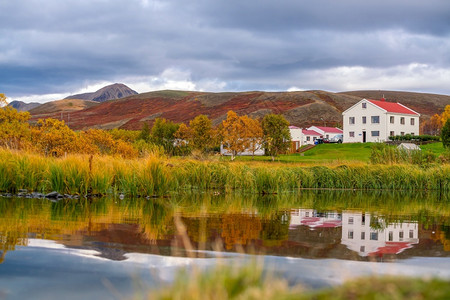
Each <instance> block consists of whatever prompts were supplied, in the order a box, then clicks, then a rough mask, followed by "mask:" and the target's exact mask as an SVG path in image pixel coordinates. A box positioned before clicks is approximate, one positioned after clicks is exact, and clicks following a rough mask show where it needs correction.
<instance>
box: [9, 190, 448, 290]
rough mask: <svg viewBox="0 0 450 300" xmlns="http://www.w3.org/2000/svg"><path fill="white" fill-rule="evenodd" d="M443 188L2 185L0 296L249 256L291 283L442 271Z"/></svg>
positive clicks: (102, 285) (161, 279)
mask: <svg viewBox="0 0 450 300" xmlns="http://www.w3.org/2000/svg"><path fill="white" fill-rule="evenodd" d="M449 203H450V202H449V199H448V195H446V194H439V193H414V194H411V193H401V192H379V191H369V192H360V191H320V190H319V191H297V192H292V193H286V194H281V195H264V196H261V195H252V194H247V195H239V194H235V195H234V194H227V195H222V194H220V193H219V192H211V193H183V194H174V195H171V196H170V197H167V198H155V199H127V198H125V199H119V198H111V197H110V198H99V199H80V200H61V201H58V202H52V201H50V200H46V199H24V198H1V197H0V243H1V244H0V247H1V248H0V251H1V252H0V254H1V256H0V299H60V298H62V297H61V295H64V297H63V298H64V299H121V298H123V297H133V296H135V297H137V298H140V296H139V295H142V293H145V291H146V290H147V289H149V288H155V287H161V286H162V285H164V284H167V283H169V282H171V281H172V280H173V279H174V276H175V275H176V274H177V271H178V270H179V269H180V268H188V269H189V268H200V269H203V268H211V267H213V266H215V265H217V264H218V263H222V264H230V265H244V264H246V263H249V262H250V261H252V260H253V259H254V258H256V259H257V260H258V261H260V262H261V263H262V264H263V267H264V270H265V271H267V272H271V273H274V274H275V275H276V276H280V277H283V278H285V279H286V280H287V281H288V282H289V283H290V284H291V285H295V284H302V285H305V286H308V287H310V288H320V287H324V286H331V285H336V284H341V283H343V282H344V281H345V280H347V279H350V278H355V277H359V276H365V275H374V274H381V275H384V274H390V275H406V276H420V277H422V276H424V277H432V276H437V277H440V278H444V279H450V205H449Z"/></svg>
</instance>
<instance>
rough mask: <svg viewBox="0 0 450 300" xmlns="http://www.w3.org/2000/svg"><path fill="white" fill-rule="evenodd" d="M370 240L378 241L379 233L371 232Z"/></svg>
mask: <svg viewBox="0 0 450 300" xmlns="http://www.w3.org/2000/svg"><path fill="white" fill-rule="evenodd" d="M370 240H372V241H378V232H371V233H370Z"/></svg>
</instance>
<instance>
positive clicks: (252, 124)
mask: <svg viewBox="0 0 450 300" xmlns="http://www.w3.org/2000/svg"><path fill="white" fill-rule="evenodd" d="M242 121H243V122H244V124H245V129H246V132H247V133H246V136H247V138H248V141H249V145H248V150H249V151H250V152H251V153H252V157H253V156H255V152H256V151H258V150H259V149H261V147H262V146H263V140H264V133H263V129H262V127H261V123H260V122H259V121H258V120H256V119H252V118H250V117H247V116H243V117H242Z"/></svg>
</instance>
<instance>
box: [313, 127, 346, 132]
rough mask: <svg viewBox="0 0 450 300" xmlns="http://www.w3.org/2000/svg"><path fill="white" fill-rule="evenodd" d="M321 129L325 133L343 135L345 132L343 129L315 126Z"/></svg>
mask: <svg viewBox="0 0 450 300" xmlns="http://www.w3.org/2000/svg"><path fill="white" fill-rule="evenodd" d="M315 127H317V128H319V129H320V130H323V131H325V132H329V133H343V132H344V131H343V130H342V129H339V128H336V127H324V126H315Z"/></svg>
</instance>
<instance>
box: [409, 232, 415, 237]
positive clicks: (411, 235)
mask: <svg viewBox="0 0 450 300" xmlns="http://www.w3.org/2000/svg"><path fill="white" fill-rule="evenodd" d="M409 238H410V239H412V238H414V230H410V231H409Z"/></svg>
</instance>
